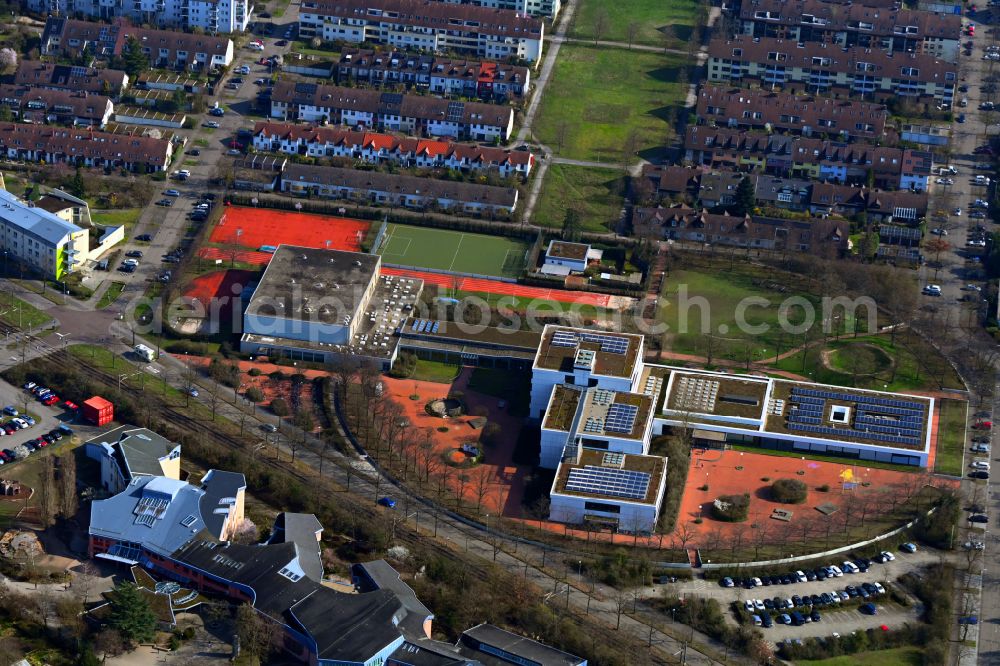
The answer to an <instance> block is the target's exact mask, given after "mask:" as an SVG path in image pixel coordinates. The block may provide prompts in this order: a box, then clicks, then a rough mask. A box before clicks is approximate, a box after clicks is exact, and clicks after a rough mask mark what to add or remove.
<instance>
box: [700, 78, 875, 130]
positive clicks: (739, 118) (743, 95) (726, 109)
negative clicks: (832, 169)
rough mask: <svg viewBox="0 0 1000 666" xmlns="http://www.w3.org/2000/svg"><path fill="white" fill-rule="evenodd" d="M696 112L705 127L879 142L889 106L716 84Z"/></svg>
mask: <svg viewBox="0 0 1000 666" xmlns="http://www.w3.org/2000/svg"><path fill="white" fill-rule="evenodd" d="M696 113H697V116H698V121H699V122H700V123H702V124H706V125H716V126H720V127H733V128H737V127H738V128H748V129H767V130H769V131H778V132H794V133H798V134H802V135H803V136H813V135H817V134H825V135H828V136H831V137H839V138H841V139H844V140H858V139H869V140H871V139H880V138H881V137H882V136H883V133H884V132H885V121H886V118H887V117H888V115H889V114H888V111H887V110H886V108H885V106H883V105H881V104H872V103H870V102H859V101H854V100H846V99H831V98H829V97H817V96H815V95H793V94H790V93H784V92H774V91H770V90H762V89H759V88H754V89H745V88H730V87H728V86H713V85H703V86H702V87H701V89H700V90H699V91H698V105H697V108H696Z"/></svg>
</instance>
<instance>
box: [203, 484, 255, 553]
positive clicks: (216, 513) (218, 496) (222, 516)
mask: <svg viewBox="0 0 1000 666" xmlns="http://www.w3.org/2000/svg"><path fill="white" fill-rule="evenodd" d="M201 487H202V489H203V490H204V494H203V495H202V496H201V502H200V504H199V505H200V508H201V517H202V519H203V520H204V521H205V527H206V528H207V529H208V531H209V532H211V533H212V534H213V535H215V537H216V538H219V536H220V535H221V534H222V530H223V527H225V524H226V518H227V517H228V516H229V507H230V506H231V505H232V504H233V503H235V502H236V496H237V494H239V492H240V491H241V490H245V489H246V487H247V480H246V477H245V476H243V475H242V474H240V473H238V472H223V471H221V470H217V469H210V470H209V471H208V474H206V475H205V477H204V478H203V479H202V480H201Z"/></svg>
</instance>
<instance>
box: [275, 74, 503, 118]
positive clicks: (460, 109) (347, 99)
mask: <svg viewBox="0 0 1000 666" xmlns="http://www.w3.org/2000/svg"><path fill="white" fill-rule="evenodd" d="M271 100H272V101H273V102H284V103H286V104H292V105H308V106H315V107H317V108H320V109H349V110H351V111H360V112H364V113H374V114H391V115H395V116H402V117H405V118H418V119H421V120H434V121H443V120H445V119H448V120H452V121H454V122H457V123H464V124H466V125H471V124H476V125H489V126H495V127H506V126H507V125H509V124H510V120H511V116H512V114H513V113H514V110H513V109H512V108H511V107H509V106H505V105H502V104H486V103H484V102H456V101H453V100H447V99H441V98H438V97H431V96H429V95H406V94H400V93H389V92H383V91H381V90H369V89H363V88H344V87H342V86H328V85H322V84H317V83H300V82H296V81H292V80H287V81H286V80H282V81H278V83H277V85H275V87H274V90H273V91H272V93H271Z"/></svg>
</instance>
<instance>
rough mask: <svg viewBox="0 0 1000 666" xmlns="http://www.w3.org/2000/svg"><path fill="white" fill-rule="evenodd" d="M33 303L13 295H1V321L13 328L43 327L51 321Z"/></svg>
mask: <svg viewBox="0 0 1000 666" xmlns="http://www.w3.org/2000/svg"><path fill="white" fill-rule="evenodd" d="M51 319H52V317H50V316H49V315H47V314H45V313H44V312H42V311H41V310H39V309H38V308H36V307H35V306H34V305H32V304H31V303H28V302H26V301H22V300H21V299H20V298H18V297H17V296H14V295H13V294H11V293H9V292H8V293H6V294H4V293H0V321H3V322H4V323H6V324H9V325H11V326H17V327H18V328H22V329H27V328H34V327H36V326H41V325H42V324H44V323H46V322H48V321H49V320H51Z"/></svg>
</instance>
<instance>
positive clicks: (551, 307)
mask: <svg viewBox="0 0 1000 666" xmlns="http://www.w3.org/2000/svg"><path fill="white" fill-rule="evenodd" d="M440 293H441V294H442V295H447V296H448V297H449V298H457V299H463V298H468V297H475V298H481V299H483V301H485V302H486V303H487V304H488V305H489V306H490V307H493V308H508V309H510V310H514V311H516V312H528V311H529V310H530V311H531V312H533V313H535V314H536V316H539V317H542V316H544V315H546V314H548V313H551V314H552V315H553V316H556V315H560V314H563V313H570V312H572V313H573V314H575V315H576V316H578V317H582V318H584V319H606V318H608V313H609V312H611V311H610V310H605V309H604V308H598V307H596V306H593V305H580V304H577V303H564V302H563V301H550V300H547V299H540V298H524V297H520V296H506V295H504V294H489V293H486V292H479V291H452V290H447V289H444V290H442V291H441V292H440Z"/></svg>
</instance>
